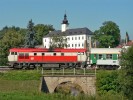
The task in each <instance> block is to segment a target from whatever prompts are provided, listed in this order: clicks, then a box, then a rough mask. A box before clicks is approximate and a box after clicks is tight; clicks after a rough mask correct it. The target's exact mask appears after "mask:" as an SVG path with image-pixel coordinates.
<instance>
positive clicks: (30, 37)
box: [24, 20, 36, 48]
mask: <svg viewBox="0 0 133 100" xmlns="http://www.w3.org/2000/svg"><path fill="white" fill-rule="evenodd" d="M27 29H28V32H27V33H26V35H25V44H24V47H26V48H34V47H35V45H36V40H35V31H34V23H33V22H32V20H30V21H29V23H28V26H27Z"/></svg>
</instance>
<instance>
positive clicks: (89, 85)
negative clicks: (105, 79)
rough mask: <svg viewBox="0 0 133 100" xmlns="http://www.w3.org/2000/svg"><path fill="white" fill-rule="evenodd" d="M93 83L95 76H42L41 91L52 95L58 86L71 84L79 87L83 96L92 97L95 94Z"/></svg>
mask: <svg viewBox="0 0 133 100" xmlns="http://www.w3.org/2000/svg"><path fill="white" fill-rule="evenodd" d="M95 81H96V77H95V75H43V76H42V81H41V90H43V91H44V92H48V93H54V91H55V89H56V87H57V86H58V85H59V84H61V83H64V82H71V83H74V84H77V85H79V86H80V87H81V88H82V91H83V92H84V93H85V94H89V95H94V94H95V93H96V87H95Z"/></svg>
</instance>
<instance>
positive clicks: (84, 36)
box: [43, 14, 93, 49]
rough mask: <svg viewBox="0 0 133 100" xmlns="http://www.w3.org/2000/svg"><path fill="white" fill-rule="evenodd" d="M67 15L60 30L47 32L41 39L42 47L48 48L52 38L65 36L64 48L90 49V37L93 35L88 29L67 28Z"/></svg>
mask: <svg viewBox="0 0 133 100" xmlns="http://www.w3.org/2000/svg"><path fill="white" fill-rule="evenodd" d="M68 25H69V23H68V20H67V15H66V14H65V15H64V19H63V21H62V24H61V30H55V31H51V32H49V33H48V34H47V35H46V36H44V37H43V45H44V47H45V48H50V44H51V42H52V37H53V36H65V37H66V39H67V47H65V48H69V49H70V48H78V49H79V48H91V37H92V35H93V33H92V32H91V31H90V30H89V29H88V28H75V29H69V28H68Z"/></svg>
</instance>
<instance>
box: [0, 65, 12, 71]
mask: <svg viewBox="0 0 133 100" xmlns="http://www.w3.org/2000/svg"><path fill="white" fill-rule="evenodd" d="M12 69H13V68H12V67H10V66H0V72H6V71H9V70H12Z"/></svg>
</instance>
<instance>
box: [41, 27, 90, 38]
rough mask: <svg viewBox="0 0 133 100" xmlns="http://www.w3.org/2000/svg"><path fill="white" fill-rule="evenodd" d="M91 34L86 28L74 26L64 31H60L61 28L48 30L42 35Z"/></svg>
mask: <svg viewBox="0 0 133 100" xmlns="http://www.w3.org/2000/svg"><path fill="white" fill-rule="evenodd" d="M83 34H85V35H92V34H93V33H92V32H91V31H90V30H89V29H88V28H86V27H85V28H75V29H67V30H66V31H65V32H61V30H56V31H52V32H49V34H47V35H46V36H44V37H53V36H70V35H83Z"/></svg>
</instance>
